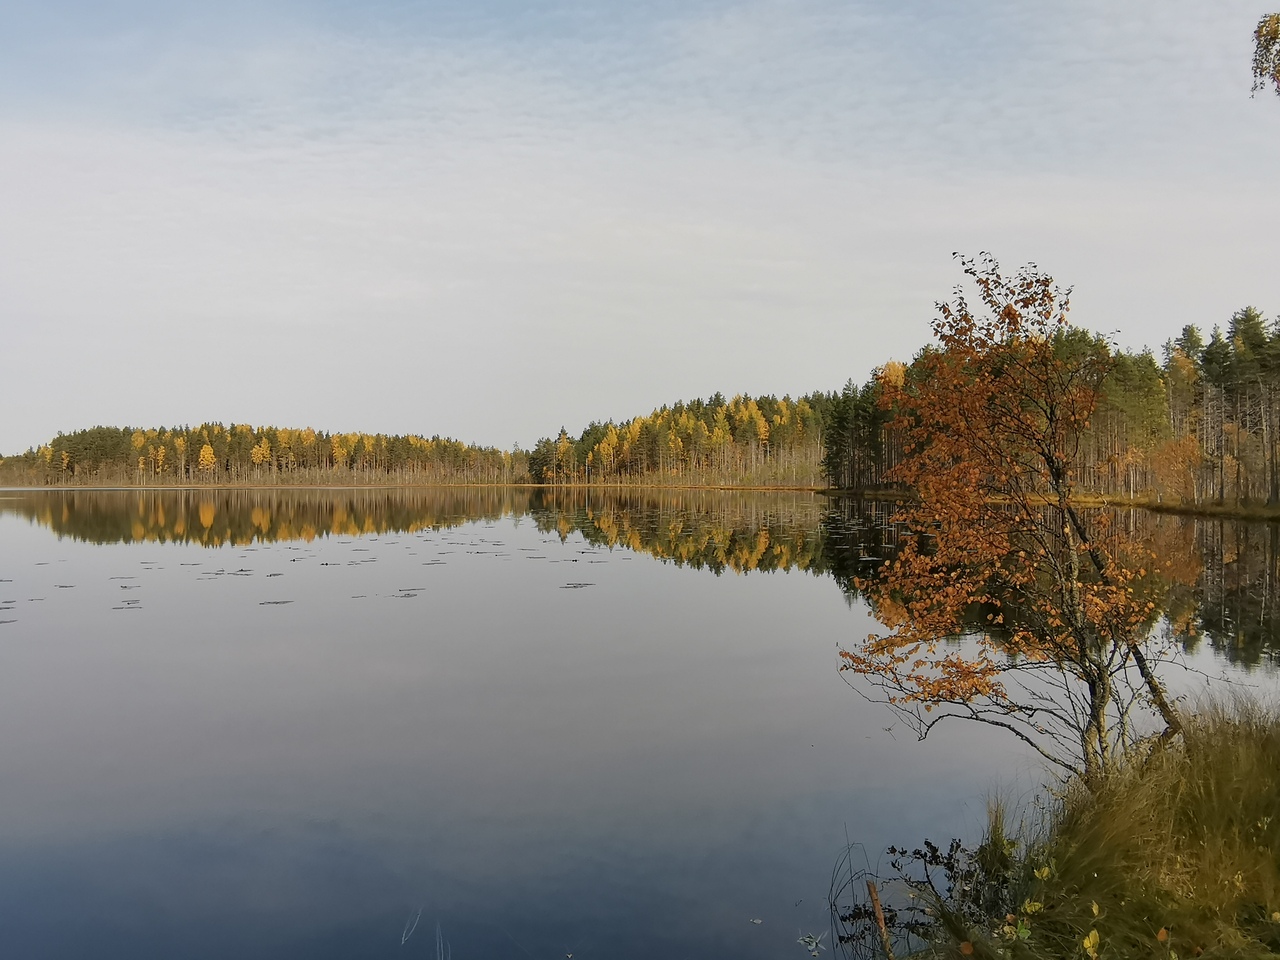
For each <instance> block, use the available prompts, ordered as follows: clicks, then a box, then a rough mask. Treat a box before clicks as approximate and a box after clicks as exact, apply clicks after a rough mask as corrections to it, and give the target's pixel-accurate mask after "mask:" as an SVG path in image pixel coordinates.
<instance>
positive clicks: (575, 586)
mask: <svg viewBox="0 0 1280 960" xmlns="http://www.w3.org/2000/svg"><path fill="white" fill-rule="evenodd" d="M594 586H595V584H594V583H566V584H565V585H564V586H563V587H561V588H560V589H561V590H581V589H582V588H583V587H594Z"/></svg>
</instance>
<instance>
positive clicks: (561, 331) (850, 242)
mask: <svg viewBox="0 0 1280 960" xmlns="http://www.w3.org/2000/svg"><path fill="white" fill-rule="evenodd" d="M1268 10H1269V8H1265V4H1264V6H1258V3H1257V0H1254V2H1248V3H1246V2H1240V0H1127V2H1126V3H1124V4H1117V3H1115V2H1114V0H1068V2H1062V0H1054V2H1051V3H1050V2H1041V0H972V2H966V3H956V2H954V0H839V2H832V0H776V2H775V0H760V2H740V3H729V2H708V0H679V2H676V0H630V2H628V3H625V4H623V3H601V2H587V0H552V2H523V3H514V2H509V0H465V2H464V0H436V2H412V0H363V2H359V3H356V2H348V0H331V2H315V3H307V2H302V0H254V2H248V0H224V2H220V3H216V4H211V3H208V2H201V3H195V2H188V0H39V2H31V0H5V2H4V3H2V4H0V453H15V452H19V451H21V450H25V449H26V448H28V447H30V446H33V445H38V444H40V443H42V442H44V441H46V440H48V439H49V438H50V437H52V436H54V435H55V434H56V433H57V432H58V431H67V432H69V431H72V430H75V429H79V428H82V427H86V426H91V425H95V424H110V425H120V426H124V425H129V426H135V427H137V426H145V427H150V426H161V425H176V424H183V423H191V424H195V423H200V422H203V421H206V420H215V421H221V422H223V423H232V422H249V423H252V424H273V425H277V426H298V427H301V426H307V425H310V426H313V427H315V428H317V429H325V430H334V431H338V430H341V431H349V430H364V431H370V432H373V431H383V432H392V433H399V432H415V433H422V434H426V435H432V434H440V435H445V436H453V437H456V438H458V439H462V440H466V441H469V442H474V443H482V444H486V445H489V444H491V445H495V446H501V447H507V448H509V447H510V446H512V445H513V444H515V443H519V444H520V445H521V446H524V447H528V446H530V445H532V444H533V443H534V441H536V440H537V439H538V438H539V437H542V436H547V435H554V434H555V433H556V432H557V431H558V430H559V428H560V427H561V426H564V427H566V428H568V430H569V431H570V432H571V433H575V434H576V433H577V432H579V431H581V429H582V428H583V427H585V426H586V425H587V423H589V422H590V421H592V420H604V419H607V418H610V417H612V418H615V419H621V418H629V417H631V416H633V415H635V414H642V413H648V412H649V411H651V410H652V409H654V408H655V407H657V406H660V405H661V404H663V403H671V402H674V401H676V400H678V399H691V398H693V397H698V396H702V397H706V396H710V395H711V394H713V393H715V392H716V391H721V392H723V393H725V394H726V395H732V394H734V393H752V394H761V393H773V394H777V395H779V396H781V395H783V394H791V395H792V396H795V395H798V394H802V393H808V392H810V391H812V390H835V389H839V388H840V387H841V386H842V385H843V384H844V382H845V381H846V380H848V379H849V378H852V379H854V380H855V381H859V382H860V381H862V380H865V378H866V377H867V376H868V375H869V373H870V372H871V370H872V369H873V368H874V367H876V366H879V365H880V364H882V363H884V362H885V361H886V360H889V359H899V360H909V359H910V358H911V356H912V355H913V354H914V353H915V352H916V351H917V350H918V349H919V348H920V347H922V346H923V345H924V344H926V343H927V342H928V340H929V337H930V328H929V324H930V321H931V319H932V318H933V316H934V315H935V310H934V304H935V303H936V302H937V301H939V300H946V299H948V298H950V296H951V295H952V292H953V289H954V287H955V285H956V284H957V283H958V282H959V281H960V280H962V279H963V277H962V274H961V272H960V269H959V267H958V265H957V264H956V262H955V260H954V259H953V253H954V252H956V251H959V252H962V253H967V254H977V253H979V252H981V251H990V252H991V253H992V254H994V255H995V256H996V258H997V259H998V260H999V261H1000V262H1001V264H1002V265H1004V266H1005V267H1007V268H1009V269H1010V270H1012V269H1014V268H1016V267H1018V266H1021V265H1023V264H1025V263H1028V262H1035V263H1036V264H1038V265H1039V267H1040V268H1041V269H1043V270H1044V271H1046V272H1048V273H1050V274H1052V275H1053V276H1054V277H1055V278H1056V279H1057V280H1058V281H1059V282H1060V283H1062V284H1064V285H1070V286H1072V287H1073V288H1074V296H1073V299H1072V307H1073V309H1072V319H1073V321H1074V322H1075V323H1077V324H1079V325H1081V326H1084V327H1087V328H1089V329H1092V330H1095V331H1097V332H1100V333H1104V334H1108V335H1110V336H1112V337H1113V338H1114V340H1115V341H1116V342H1117V343H1118V344H1119V345H1121V346H1123V347H1126V348H1131V349H1139V348H1141V347H1143V346H1147V345H1149V346H1151V347H1152V348H1153V349H1155V350H1156V351H1157V353H1158V351H1159V348H1160V345H1161V344H1162V343H1163V342H1164V341H1165V340H1166V339H1168V338H1169V337H1171V336H1176V335H1177V333H1178V331H1179V330H1180V329H1181V328H1182V327H1183V326H1184V325H1185V324H1192V323H1194V324H1197V325H1199V326H1200V327H1201V328H1202V329H1205V330H1208V329H1211V328H1212V327H1213V325H1214V324H1223V325H1224V326H1225V324H1226V323H1227V321H1228V320H1229V318H1230V316H1231V314H1232V313H1233V312H1234V311H1235V310H1237V309H1239V308H1240V307H1242V306H1245V305H1253V306H1256V307H1258V308H1259V309H1261V310H1262V311H1263V312H1264V314H1266V316H1267V317H1268V318H1278V317H1280V240H1278V239H1277V236H1276V230H1275V224H1276V223H1277V222H1280V189H1277V187H1278V186H1280V99H1277V98H1276V97H1275V96H1274V95H1270V94H1266V93H1260V94H1259V95H1258V96H1257V97H1256V98H1251V97H1250V95H1249V91H1250V84H1251V79H1252V78H1251V74H1250V64H1251V56H1252V30H1253V27H1254V25H1255V23H1256V22H1257V20H1258V18H1259V16H1261V14H1263V13H1266V12H1268Z"/></svg>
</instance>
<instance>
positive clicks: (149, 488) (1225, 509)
mask: <svg viewBox="0 0 1280 960" xmlns="http://www.w3.org/2000/svg"><path fill="white" fill-rule="evenodd" d="M438 489H476V490H482V489H499V490H547V491H554V490H573V491H579V490H581V491H589V490H603V491H610V492H617V493H623V492H627V491H634V492H654V491H716V492H723V493H808V494H815V495H818V496H822V497H825V498H827V499H829V500H840V499H846V500H870V501H873V502H881V503H884V502H900V501H905V500H909V499H911V495H910V493H909V492H907V491H902V490H885V489H879V490H838V489H834V488H831V487H818V486H811V485H805V484H794V485H792V484H785V485H784V484H755V485H743V484H728V483H725V484H714V483H691V484H668V483H446V482H440V483H333V484H328V483H323V484H322V483H200V484H195V483H192V484H176V483H175V484H156V485H142V484H84V485H81V484H47V485H42V486H20V485H13V486H9V485H0V493H37V492H46V493H49V492H55V491H58V492H61V491H83V492H86V493H128V492H139V493H142V492H148V493H161V492H165V491H175V492H176V491H187V492H190V491H201V490H207V491H224V490H254V491H260V490H261V491H265V490H288V491H298V490H335V491H336V490H438ZM1072 503H1073V504H1074V505H1076V506H1080V507H1096V508H1110V509H1132V510H1149V511H1151V512H1152V513H1168V514H1175V515H1178V516H1188V517H1202V518H1205V519H1221V520H1249V521H1257V522H1280V504H1274V505H1269V504H1266V503H1238V504H1231V503H1183V502H1172V501H1161V500H1151V499H1149V498H1142V497H1134V498H1127V497H1103V496H1097V495H1091V494H1086V495H1082V496H1079V497H1074V498H1073V499H1072Z"/></svg>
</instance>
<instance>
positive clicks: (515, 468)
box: [0, 423, 529, 486]
mask: <svg viewBox="0 0 1280 960" xmlns="http://www.w3.org/2000/svg"><path fill="white" fill-rule="evenodd" d="M0 476H3V478H4V479H5V481H6V482H10V483H21V484H35V485H46V484H68V485H91V484H97V485H102V484H110V485H138V486H162V485H166V484H196V485H198V484H270V483H284V484H338V485H342V484H376V483H389V484H435V483H519V482H528V479H529V467H528V455H527V454H526V453H524V452H523V451H522V450H520V449H518V448H517V449H515V450H512V451H506V450H499V449H497V448H495V447H480V446H474V445H472V444H466V443H462V442H461V441H458V440H452V439H449V438H443V437H438V436H436V437H423V436H418V435H416V434H408V435H389V434H383V433H326V432H324V431H317V430H313V429H312V428H310V427H307V428H304V429H290V428H286V427H270V426H268V427H252V426H250V425H249V424H245V423H233V424H231V425H230V426H223V425H222V424H221V423H204V424H201V425H200V426H198V427H173V428H164V427H162V428H158V429H154V428H153V429H145V430H144V429H133V428H130V427H124V428H120V427H102V426H99V427H92V428H90V429H87V430H77V431H75V432H74V433H67V434H62V433H60V434H58V436H56V437H55V438H53V439H52V440H50V441H49V442H48V443H45V444H42V445H40V446H39V447H36V448H34V449H31V450H28V451H27V452H26V453H25V454H22V455H20V456H17V457H9V458H6V459H5V460H3V461H0Z"/></svg>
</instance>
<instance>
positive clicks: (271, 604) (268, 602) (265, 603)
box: [258, 600, 293, 607]
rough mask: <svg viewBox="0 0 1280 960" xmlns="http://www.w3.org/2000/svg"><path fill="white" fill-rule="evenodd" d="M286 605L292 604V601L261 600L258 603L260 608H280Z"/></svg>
mask: <svg viewBox="0 0 1280 960" xmlns="http://www.w3.org/2000/svg"><path fill="white" fill-rule="evenodd" d="M286 603H293V601H292V600H262V601H260V602H259V603H258V606H260V607H282V606H284V605H285V604H286Z"/></svg>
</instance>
